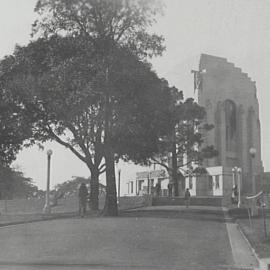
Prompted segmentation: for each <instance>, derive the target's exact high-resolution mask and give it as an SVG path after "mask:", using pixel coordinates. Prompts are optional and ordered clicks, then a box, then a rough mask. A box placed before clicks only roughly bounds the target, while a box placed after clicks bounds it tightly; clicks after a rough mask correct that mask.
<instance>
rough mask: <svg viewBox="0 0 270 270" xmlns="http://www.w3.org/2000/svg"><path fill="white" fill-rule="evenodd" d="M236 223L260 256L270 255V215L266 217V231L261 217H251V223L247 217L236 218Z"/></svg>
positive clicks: (267, 256) (266, 256)
mask: <svg viewBox="0 0 270 270" xmlns="http://www.w3.org/2000/svg"><path fill="white" fill-rule="evenodd" d="M237 223H238V224H239V226H240V228H241V229H242V231H243V233H244V234H245V236H246V237H247V239H248V240H249V242H250V244H251V246H252V247H253V248H254V250H255V251H256V253H257V254H258V256H259V257H260V258H269V257H270V217H266V233H267V235H266V236H265V230H264V222H263V218H262V217H261V216H260V217H256V218H252V220H251V224H250V221H249V219H248V218H241V219H237Z"/></svg>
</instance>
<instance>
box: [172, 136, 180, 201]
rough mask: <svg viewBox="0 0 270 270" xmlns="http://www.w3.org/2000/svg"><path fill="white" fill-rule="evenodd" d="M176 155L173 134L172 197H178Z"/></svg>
mask: <svg viewBox="0 0 270 270" xmlns="http://www.w3.org/2000/svg"><path fill="white" fill-rule="evenodd" d="M177 165H178V164H177V153H176V143H175V133H174V134H173V140H172V181H173V185H174V196H176V197H178V196H179V190H178V179H177V178H178V177H177Z"/></svg>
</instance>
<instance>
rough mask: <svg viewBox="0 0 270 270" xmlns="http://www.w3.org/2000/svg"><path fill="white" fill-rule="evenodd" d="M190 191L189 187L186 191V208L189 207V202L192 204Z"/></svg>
mask: <svg viewBox="0 0 270 270" xmlns="http://www.w3.org/2000/svg"><path fill="white" fill-rule="evenodd" d="M190 196H191V195H190V192H189V189H188V188H187V189H186V191H185V204H186V208H188V207H189V204H190Z"/></svg>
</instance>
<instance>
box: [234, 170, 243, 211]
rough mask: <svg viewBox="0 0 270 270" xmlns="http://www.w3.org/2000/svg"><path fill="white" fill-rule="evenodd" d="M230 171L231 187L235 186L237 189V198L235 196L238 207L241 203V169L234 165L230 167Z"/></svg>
mask: <svg viewBox="0 0 270 270" xmlns="http://www.w3.org/2000/svg"><path fill="white" fill-rule="evenodd" d="M232 173H233V188H235V187H236V186H237V187H238V188H237V191H238V195H237V196H238V198H237V201H238V203H237V207H238V208H240V205H241V173H242V170H241V168H239V167H234V168H232Z"/></svg>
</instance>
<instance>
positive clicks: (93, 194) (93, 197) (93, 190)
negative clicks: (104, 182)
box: [90, 168, 99, 211]
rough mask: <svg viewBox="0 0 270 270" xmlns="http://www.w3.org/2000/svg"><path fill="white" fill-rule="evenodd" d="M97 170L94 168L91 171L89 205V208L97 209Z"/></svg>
mask: <svg viewBox="0 0 270 270" xmlns="http://www.w3.org/2000/svg"><path fill="white" fill-rule="evenodd" d="M98 177H99V172H98V169H97V168H95V169H94V170H92V171H91V180H90V207H91V210H94V211H96V210H98V209H99V200H98V195H99V179H98Z"/></svg>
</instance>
